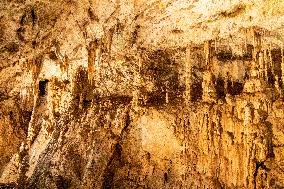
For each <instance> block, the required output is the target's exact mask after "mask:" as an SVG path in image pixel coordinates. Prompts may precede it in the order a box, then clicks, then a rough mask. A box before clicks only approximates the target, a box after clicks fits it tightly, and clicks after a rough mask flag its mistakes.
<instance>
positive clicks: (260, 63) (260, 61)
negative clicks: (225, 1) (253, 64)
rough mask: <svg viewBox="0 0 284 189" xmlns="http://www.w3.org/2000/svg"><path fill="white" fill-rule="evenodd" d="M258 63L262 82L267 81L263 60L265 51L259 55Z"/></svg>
mask: <svg viewBox="0 0 284 189" xmlns="http://www.w3.org/2000/svg"><path fill="white" fill-rule="evenodd" d="M258 62H259V72H260V74H259V75H260V78H261V79H262V80H265V62H264V58H263V51H261V52H260V53H259V59H258Z"/></svg>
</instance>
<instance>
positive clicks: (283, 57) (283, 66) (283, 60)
mask: <svg viewBox="0 0 284 189" xmlns="http://www.w3.org/2000/svg"><path fill="white" fill-rule="evenodd" d="M283 51H284V50H283V47H281V77H282V91H284V54H283V53H284V52H283Z"/></svg>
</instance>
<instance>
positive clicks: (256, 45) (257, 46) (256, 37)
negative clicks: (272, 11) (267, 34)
mask: <svg viewBox="0 0 284 189" xmlns="http://www.w3.org/2000/svg"><path fill="white" fill-rule="evenodd" d="M251 32H252V38H253V59H254V61H255V62H257V55H258V53H259V52H260V51H261V35H260V34H259V33H257V32H256V31H255V29H254V28H252V29H251Z"/></svg>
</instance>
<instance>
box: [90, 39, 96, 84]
mask: <svg viewBox="0 0 284 189" xmlns="http://www.w3.org/2000/svg"><path fill="white" fill-rule="evenodd" d="M96 47H97V43H96V41H92V42H91V43H90V44H89V47H88V80H89V83H90V84H91V85H92V83H93V79H94V74H95V67H94V66H95V60H96V50H95V49H96Z"/></svg>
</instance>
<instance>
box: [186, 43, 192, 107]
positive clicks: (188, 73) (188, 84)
mask: <svg viewBox="0 0 284 189" xmlns="http://www.w3.org/2000/svg"><path fill="white" fill-rule="evenodd" d="M191 75H192V63H191V46H190V45H188V46H187V48H186V58H185V88H186V89H185V99H186V102H187V103H188V102H189V101H190V100H191V90H190V89H191V85H192V78H191Z"/></svg>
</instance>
